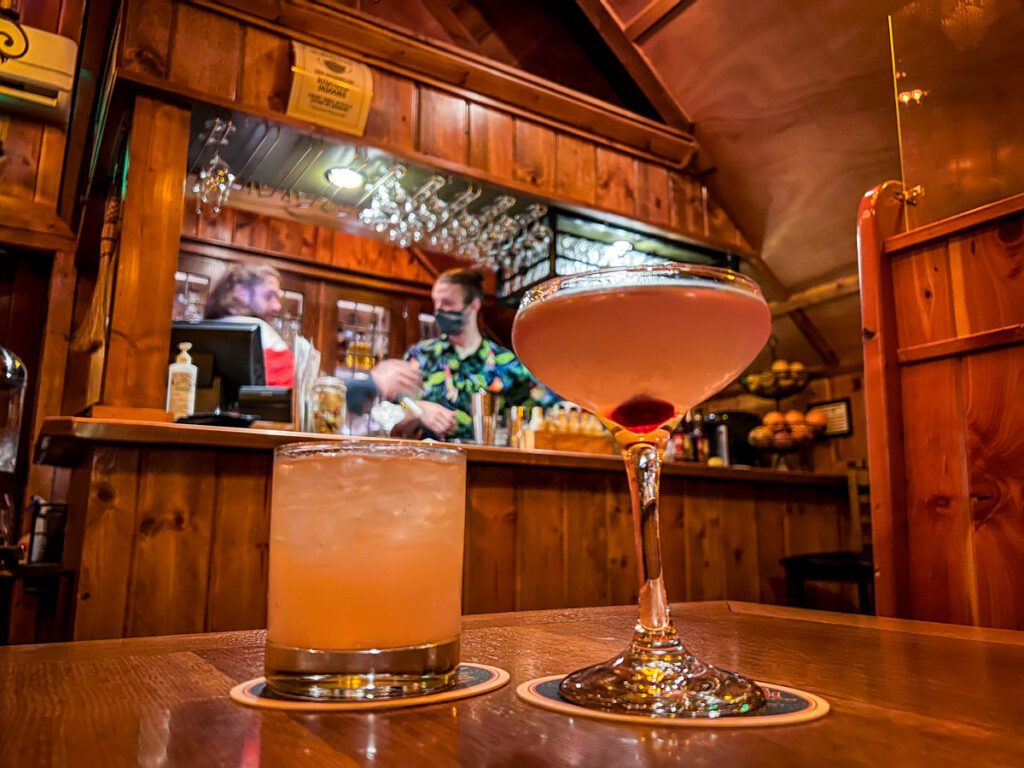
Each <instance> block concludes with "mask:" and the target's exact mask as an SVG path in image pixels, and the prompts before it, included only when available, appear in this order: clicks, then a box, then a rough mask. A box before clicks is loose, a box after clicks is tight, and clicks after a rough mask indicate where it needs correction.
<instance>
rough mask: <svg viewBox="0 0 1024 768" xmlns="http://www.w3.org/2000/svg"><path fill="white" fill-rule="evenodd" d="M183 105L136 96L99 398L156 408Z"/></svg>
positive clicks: (180, 195) (178, 211)
mask: <svg viewBox="0 0 1024 768" xmlns="http://www.w3.org/2000/svg"><path fill="white" fill-rule="evenodd" d="M189 116H190V113H189V110H188V109H187V108H182V107H179V106H177V105H173V104H168V103H165V102H161V101H158V100H155V99H152V98H149V97H147V96H139V97H138V98H137V99H136V101H135V111H134V115H133V117H132V129H131V136H130V138H129V140H128V155H129V166H128V185H127V190H126V192H125V198H124V207H123V214H122V220H121V241H120V245H119V248H118V256H117V274H116V277H115V285H114V302H113V310H112V313H111V318H110V344H109V352H108V354H107V364H106V371H105V375H104V383H103V398H102V403H103V404H104V405H107V406H113V407H117V408H156V409H159V410H161V411H162V410H163V409H164V406H165V398H166V391H165V390H166V380H167V359H168V357H167V355H168V353H167V350H168V348H169V346H170V343H171V312H172V309H173V304H174V272H175V270H176V269H177V266H178V251H179V248H180V244H181V222H182V218H183V217H184V205H185V175H186V171H187V170H188V169H187V167H186V166H187V163H188V140H189Z"/></svg>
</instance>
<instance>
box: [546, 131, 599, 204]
mask: <svg viewBox="0 0 1024 768" xmlns="http://www.w3.org/2000/svg"><path fill="white" fill-rule="evenodd" d="M555 149H556V154H557V161H558V166H557V174H556V178H555V191H556V192H557V193H558V194H559V195H564V196H565V197H567V198H569V199H570V200H579V201H580V202H581V203H587V204H590V205H593V204H594V203H595V202H597V147H595V146H594V144H592V143H591V142H589V141H584V140H582V139H577V138H575V137H573V136H568V135H566V134H564V133H559V134H558V136H557V138H556V142H555Z"/></svg>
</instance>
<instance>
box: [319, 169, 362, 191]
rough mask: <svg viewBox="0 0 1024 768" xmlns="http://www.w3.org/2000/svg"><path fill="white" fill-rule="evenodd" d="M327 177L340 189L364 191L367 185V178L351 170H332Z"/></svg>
mask: <svg viewBox="0 0 1024 768" xmlns="http://www.w3.org/2000/svg"><path fill="white" fill-rule="evenodd" d="M325 175H326V176H327V181H329V182H330V183H331V184H333V185H334V186H336V187H337V188H338V189H362V188H363V186H364V185H365V184H366V177H365V176H363V174H361V173H360V172H359V171H353V170H352V169H351V168H331V169H329V170H328V171H327V173H326V174H325Z"/></svg>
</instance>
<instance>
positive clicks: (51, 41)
mask: <svg viewBox="0 0 1024 768" xmlns="http://www.w3.org/2000/svg"><path fill="white" fill-rule="evenodd" d="M24 29H25V32H26V34H27V35H28V53H26V54H25V55H24V56H23V57H22V58H20V59H10V60H8V61H5V62H3V63H0V115H2V114H9V113H16V114H23V115H31V116H32V117H36V118H39V119H42V120H46V121H49V122H54V123H59V124H61V125H66V124H67V122H68V116H69V114H70V112H71V89H72V88H73V87H74V83H75V59H76V57H77V55H78V46H77V45H76V44H75V43H74V42H73V41H71V40H68V39H67V38H66V37H61V36H60V35H54V34H52V33H50V32H44V31H43V30H41V29H33V28H32V27H25V28H24Z"/></svg>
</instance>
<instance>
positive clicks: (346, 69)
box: [288, 42, 373, 136]
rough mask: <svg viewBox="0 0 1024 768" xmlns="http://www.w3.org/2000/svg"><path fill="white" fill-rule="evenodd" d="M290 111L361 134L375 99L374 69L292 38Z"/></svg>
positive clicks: (301, 116) (291, 113) (322, 123)
mask: <svg viewBox="0 0 1024 768" xmlns="http://www.w3.org/2000/svg"><path fill="white" fill-rule="evenodd" d="M292 46H293V49H294V52H295V63H294V65H293V66H292V91H291V95H290V97H289V99H288V114H289V115H291V116H292V117H298V118H301V119H303V120H309V121H310V122H312V123H317V124H319V125H322V126H324V127H325V128H333V129H334V130H336V131H341V132H342V133H351V134H354V135H356V136H362V135H363V131H364V130H365V129H366V118H367V117H369V114H370V104H371V102H372V101H373V73H372V72H371V71H370V68H369V67H368V66H366V65H365V64H362V63H360V62H358V61H352V59H346V58H345V57H344V56H339V55H338V54H335V53H331V52H330V51H324V50H321V49H319V48H314V47H313V46H310V45H304V44H303V43H297V42H292Z"/></svg>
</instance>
